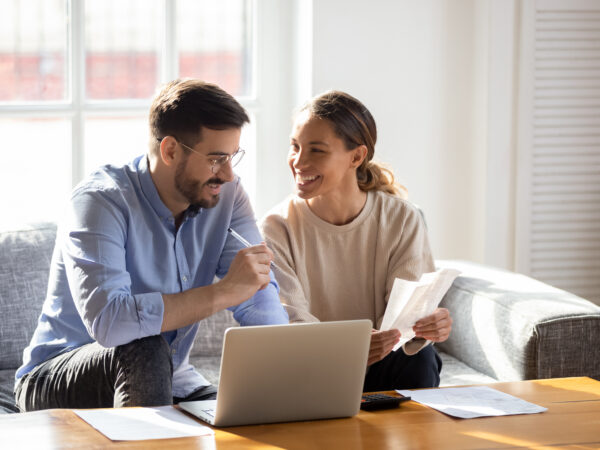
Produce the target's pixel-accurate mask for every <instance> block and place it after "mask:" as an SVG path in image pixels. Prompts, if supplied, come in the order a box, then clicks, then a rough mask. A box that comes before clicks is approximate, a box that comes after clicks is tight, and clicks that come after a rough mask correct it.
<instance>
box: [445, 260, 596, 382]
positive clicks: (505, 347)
mask: <svg viewBox="0 0 600 450" xmlns="http://www.w3.org/2000/svg"><path fill="white" fill-rule="evenodd" d="M436 265H437V267H438V268H454V269H457V270H460V271H461V275H460V276H459V277H458V278H457V279H456V280H455V281H454V284H453V285H452V287H451V288H450V289H449V291H448V292H447V294H446V295H445V296H444V298H443V299H442V302H441V305H440V306H443V307H445V308H448V309H449V310H450V314H451V315H452V318H453V320H454V322H453V325H452V333H451V335H450V338H449V339H448V340H447V341H446V342H444V343H441V344H438V345H439V347H440V349H441V350H442V351H444V352H447V353H448V354H450V355H452V356H454V357H455V358H457V359H459V360H461V361H462V362H464V363H465V364H467V365H468V366H470V367H472V368H474V369H476V370H478V371H480V372H483V373H485V374H486V375H488V376H491V377H493V378H495V379H497V380H500V381H515V380H526V379H539V378H554V377H569V376H590V377H593V378H599V377H600V352H599V351H598V348H600V307H599V306H597V305H594V304H593V303H591V302H589V301H587V300H584V299H582V298H580V297H577V296H575V295H573V294H570V293H568V292H565V291H562V290H560V289H556V288H554V287H552V286H549V285H547V284H545V283H542V282H540V281H537V280H534V279H532V278H529V277H527V276H524V275H520V274H516V273H512V272H508V271H505V270H500V269H496V268H493V267H489V266H484V265H479V264H475V263H470V262H465V261H448V260H446V261H442V260H438V261H436Z"/></svg>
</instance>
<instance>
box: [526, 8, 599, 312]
mask: <svg viewBox="0 0 600 450" xmlns="http://www.w3.org/2000/svg"><path fill="white" fill-rule="evenodd" d="M520 63H521V70H520V75H519V89H520V105H519V121H518V122H519V124H518V127H519V144H518V167H517V176H518V190H517V205H518V209H517V222H516V225H517V229H516V237H517V261H516V262H517V264H516V265H517V270H519V271H522V272H525V273H529V274H530V275H531V276H533V277H535V278H537V279H540V280H542V281H545V282H547V283H549V284H552V285H554V286H557V287H559V288H562V289H565V290H567V291H570V292H573V293H575V294H577V295H580V296H582V297H584V298H587V299H589V300H592V301H594V302H596V303H598V304H600V1H595V0H538V1H534V0H530V1H526V2H524V9H523V14H522V36H521V59H520Z"/></svg>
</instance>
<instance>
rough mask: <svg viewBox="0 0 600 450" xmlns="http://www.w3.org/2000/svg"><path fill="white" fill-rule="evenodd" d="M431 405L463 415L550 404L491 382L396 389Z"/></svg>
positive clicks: (519, 410)
mask: <svg viewBox="0 0 600 450" xmlns="http://www.w3.org/2000/svg"><path fill="white" fill-rule="evenodd" d="M396 392H398V393H399V394H402V395H404V396H405V397H406V396H409V397H411V398H412V400H414V401H416V402H418V403H421V404H423V405H425V406H429V407H430V408H433V409H437V410H438V411H441V412H443V413H444V414H448V415H449V416H454V417H460V418H462V419H472V418H474V417H486V416H508V415H512V414H535V413H540V412H544V411H547V408H544V407H542V406H538V405H535V404H533V403H529V402H526V401H525V400H522V399H520V398H517V397H513V396H512V395H510V394H506V393H504V392H500V391H498V390H496V389H492V388H491V387H488V386H475V387H459V388H441V389H422V390H397V391H396Z"/></svg>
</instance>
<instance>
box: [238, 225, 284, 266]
mask: <svg viewBox="0 0 600 450" xmlns="http://www.w3.org/2000/svg"><path fill="white" fill-rule="evenodd" d="M227 231H228V232H229V234H231V235H232V236H233V237H234V238H236V239H237V240H238V241H240V242H241V243H242V244H244V246H245V247H252V244H251V243H250V242H248V241H247V240H246V239H244V236H242V235H241V234H239V233H238V232H237V231H235V230H234V229H233V228H231V227H229V228H227ZM271 268H272V269H275V268H278V267H277V266H276V265H275V263H274V262H273V261H271Z"/></svg>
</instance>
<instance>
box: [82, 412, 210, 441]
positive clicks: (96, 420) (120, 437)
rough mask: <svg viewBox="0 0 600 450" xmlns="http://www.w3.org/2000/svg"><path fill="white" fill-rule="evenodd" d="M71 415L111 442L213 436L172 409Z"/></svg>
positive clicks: (208, 430)
mask: <svg viewBox="0 0 600 450" xmlns="http://www.w3.org/2000/svg"><path fill="white" fill-rule="evenodd" d="M74 412H75V414H77V415H78V416H79V417H81V418H82V419H83V420H85V421H86V422H87V423H89V424H90V425H91V426H92V427H94V428H95V429H96V430H98V431H99V432H100V433H102V434H103V435H105V436H106V437H107V438H109V439H111V440H113V441H139V440H146V439H169V438H178V437H188V436H203V435H213V434H214V431H213V430H212V429H211V428H209V427H206V426H204V425H201V424H199V423H198V422H196V421H195V420H194V419H192V418H190V417H188V416H187V415H186V414H184V413H182V412H181V411H179V410H177V409H175V408H173V407H172V406H158V407H156V408H113V409H76V410H74Z"/></svg>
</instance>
